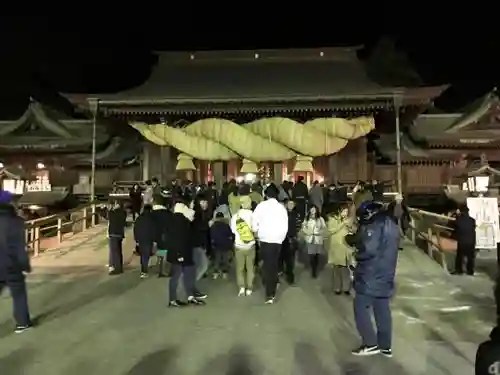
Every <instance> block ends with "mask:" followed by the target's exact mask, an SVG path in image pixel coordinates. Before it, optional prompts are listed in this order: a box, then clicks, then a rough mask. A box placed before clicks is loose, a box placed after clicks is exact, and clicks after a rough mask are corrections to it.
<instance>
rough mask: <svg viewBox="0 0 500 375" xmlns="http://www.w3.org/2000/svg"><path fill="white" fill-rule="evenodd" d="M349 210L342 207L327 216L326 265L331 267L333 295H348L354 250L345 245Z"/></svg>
mask: <svg viewBox="0 0 500 375" xmlns="http://www.w3.org/2000/svg"><path fill="white" fill-rule="evenodd" d="M350 228H351V226H350V219H349V208H348V206H347V205H343V206H341V207H340V208H339V210H338V211H336V212H333V213H332V214H331V215H329V217H328V220H327V224H326V230H327V237H328V240H327V243H328V245H327V250H328V264H329V265H330V266H332V267H333V290H334V291H335V294H341V293H344V294H350V290H351V272H350V270H349V266H350V265H351V263H352V260H353V253H354V249H353V248H351V247H350V246H349V245H347V243H346V241H345V236H346V235H347V234H349V233H350V232H351V230H350Z"/></svg>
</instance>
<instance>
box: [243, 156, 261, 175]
mask: <svg viewBox="0 0 500 375" xmlns="http://www.w3.org/2000/svg"><path fill="white" fill-rule="evenodd" d="M240 172H241V173H254V174H257V173H259V167H257V164H256V163H255V162H253V161H251V160H248V159H243V165H242V166H241V170H240Z"/></svg>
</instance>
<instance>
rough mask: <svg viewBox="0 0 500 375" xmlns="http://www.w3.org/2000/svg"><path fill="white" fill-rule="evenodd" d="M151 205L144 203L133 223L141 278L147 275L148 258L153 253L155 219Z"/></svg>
mask: <svg viewBox="0 0 500 375" xmlns="http://www.w3.org/2000/svg"><path fill="white" fill-rule="evenodd" d="M151 210H152V207H151V206H150V205H145V206H144V209H143V211H142V213H141V214H140V215H139V216H138V217H137V220H136V221H135V223H134V239H135V242H136V244H137V245H138V248H139V254H140V256H141V278H142V279H144V278H146V277H148V269H149V258H150V257H151V254H152V253H153V245H154V243H155V220H154V218H153V214H152V211H151Z"/></svg>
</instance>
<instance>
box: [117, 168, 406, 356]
mask: <svg viewBox="0 0 500 375" xmlns="http://www.w3.org/2000/svg"><path fill="white" fill-rule="evenodd" d="M130 200H131V202H132V203H131V210H132V213H133V215H134V217H135V216H137V218H136V220H135V223H134V238H135V241H136V243H137V253H138V255H140V257H141V273H140V276H141V278H147V277H148V276H149V261H150V257H151V256H152V255H153V254H156V255H157V258H158V259H159V264H158V270H159V276H166V275H167V274H168V276H170V278H169V288H168V289H169V302H168V305H169V306H170V307H175V308H179V307H184V306H188V305H198V306H199V305H205V303H206V299H207V294H206V293H204V292H202V291H201V290H200V289H199V287H198V281H199V280H200V279H201V278H203V277H206V276H208V277H210V276H211V277H212V278H213V279H228V275H229V272H230V269H231V267H234V270H235V274H236V280H235V294H237V295H238V296H240V297H244V296H250V295H252V294H253V292H254V289H255V287H256V275H259V276H260V279H261V281H262V285H263V288H262V289H263V291H264V296H263V297H264V303H266V304H273V303H275V301H276V291H277V288H278V286H279V285H280V283H281V282H286V283H288V284H290V285H294V284H295V283H296V281H297V280H296V275H295V264H296V259H297V255H298V254H299V253H300V254H302V255H304V256H305V257H306V259H307V262H306V267H307V268H308V270H309V272H310V277H311V278H313V279H315V278H317V277H318V274H319V272H320V266H321V264H322V260H324V259H326V263H327V265H329V266H330V267H329V270H328V272H331V273H332V274H333V275H332V278H331V280H332V291H333V293H335V294H337V295H339V296H340V295H345V296H349V295H351V292H352V288H353V286H354V290H355V292H356V293H355V297H354V307H355V309H354V311H355V321H356V325H357V327H358V330H359V332H360V335H361V337H362V345H361V346H360V347H359V348H357V349H356V350H354V351H353V354H356V355H372V354H377V353H382V354H383V355H386V356H391V355H392V352H391V350H392V349H391V347H392V344H391V325H392V323H391V314H390V305H389V300H390V297H391V296H392V293H393V291H394V275H395V268H396V263H397V257H398V250H399V241H400V238H401V233H402V231H404V230H405V226H406V224H405V223H407V222H408V220H409V219H408V218H407V217H406V215H408V212H407V209H406V208H405V205H404V202H403V200H402V197H398V198H397V199H396V201H395V202H393V203H392V204H390V205H386V204H384V203H383V190H382V189H381V187H380V185H379V184H377V182H376V181H373V182H372V183H371V184H365V183H362V182H359V183H358V184H356V186H355V187H354V189H353V191H352V199H351V198H349V197H348V190H347V187H345V186H342V185H331V186H328V187H326V186H324V185H322V184H320V183H319V182H318V181H315V182H314V183H313V185H312V187H311V188H310V189H309V188H308V187H307V185H306V184H305V183H304V181H303V179H302V178H299V179H298V181H297V182H296V183H295V184H293V183H291V182H288V181H285V182H283V183H282V184H280V185H276V184H274V183H271V184H268V185H267V186H262V185H261V184H259V183H253V184H246V183H237V182H236V181H235V180H232V181H229V182H228V183H226V184H224V186H222V188H221V189H220V190H217V189H216V186H215V185H214V184H213V183H209V184H207V185H206V186H195V185H194V184H191V183H186V184H180V183H178V182H177V181H174V182H172V184H171V186H169V187H167V188H166V189H162V188H160V186H159V184H158V181H157V180H152V181H147V182H146V184H145V189H144V190H142V189H140V187H139V186H138V185H136V186H134V187H133V188H132V190H131V192H130ZM125 221H126V213H125V211H124V210H123V208H122V207H121V206H120V205H119V204H118V203H117V204H116V205H115V207H114V209H112V210H111V211H110V213H109V239H110V263H109V265H110V274H111V275H115V274H120V273H122V272H123V264H122V262H123V259H122V258H123V257H122V255H121V240H122V239H123V237H124V228H125ZM159 254H160V256H158V255H159ZM181 279H182V282H181ZM180 286H182V287H183V289H184V293H185V295H186V296H185V299H182V298H181V297H180V294H179V287H180ZM371 310H373V314H374V316H375V320H376V324H377V330H376V331H375V330H374V328H373V326H372V323H371V315H370V311H371Z"/></svg>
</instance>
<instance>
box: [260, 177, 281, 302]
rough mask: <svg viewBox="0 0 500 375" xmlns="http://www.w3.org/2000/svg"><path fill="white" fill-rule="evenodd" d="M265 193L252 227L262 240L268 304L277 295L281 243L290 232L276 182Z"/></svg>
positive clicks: (261, 253)
mask: <svg viewBox="0 0 500 375" xmlns="http://www.w3.org/2000/svg"><path fill="white" fill-rule="evenodd" d="M264 194H265V195H266V198H267V199H266V200H265V201H263V202H261V203H259V204H258V205H257V207H256V208H255V211H254V212H253V215H252V229H253V231H254V232H255V233H256V235H257V239H258V240H259V242H260V257H261V259H262V261H263V265H262V274H263V281H264V286H265V290H266V304H272V303H274V298H275V296H276V286H277V282H278V264H279V255H280V250H281V244H282V243H283V241H284V240H285V237H286V234H287V232H288V214H287V212H286V208H285V206H283V205H282V204H281V203H279V202H278V200H277V198H278V195H279V190H278V188H277V187H276V186H275V185H274V184H270V185H269V186H268V187H267V188H266V191H265V192H264Z"/></svg>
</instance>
